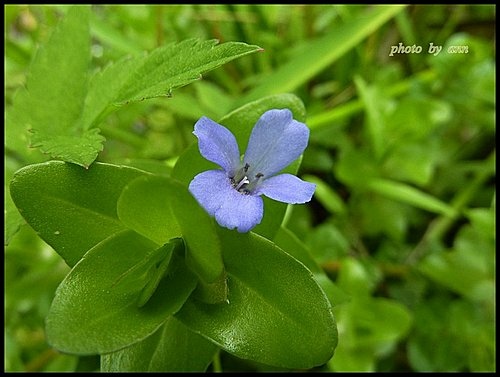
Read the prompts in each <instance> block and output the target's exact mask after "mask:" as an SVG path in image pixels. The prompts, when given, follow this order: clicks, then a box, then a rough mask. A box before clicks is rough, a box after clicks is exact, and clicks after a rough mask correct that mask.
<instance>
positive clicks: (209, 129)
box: [193, 117, 240, 175]
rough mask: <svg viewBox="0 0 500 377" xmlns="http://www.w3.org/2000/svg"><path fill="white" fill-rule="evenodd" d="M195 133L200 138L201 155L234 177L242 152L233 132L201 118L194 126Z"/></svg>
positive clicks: (205, 118)
mask: <svg viewBox="0 0 500 377" xmlns="http://www.w3.org/2000/svg"><path fill="white" fill-rule="evenodd" d="M193 133H194V134H195V135H196V137H197V138H198V148H199V149H200V153H201V155H202V156H203V157H205V158H206V159H207V160H209V161H212V162H215V163H216V164H218V165H219V166H220V167H221V168H223V169H224V170H225V171H226V172H227V173H228V174H230V175H234V173H235V172H236V169H238V167H239V165H240V151H239V149H238V143H237V142H236V138H235V137H234V135H233V134H232V133H231V131H229V130H228V129H227V128H226V127H224V126H221V125H220V124H218V123H216V122H214V121H213V120H211V119H209V118H207V117H201V118H200V119H199V120H198V121H197V122H196V124H195V125H194V132H193Z"/></svg>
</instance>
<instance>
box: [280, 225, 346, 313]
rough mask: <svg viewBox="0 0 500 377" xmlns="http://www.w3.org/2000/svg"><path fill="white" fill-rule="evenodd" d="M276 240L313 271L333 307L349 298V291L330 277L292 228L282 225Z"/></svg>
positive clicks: (281, 246) (282, 247)
mask: <svg viewBox="0 0 500 377" xmlns="http://www.w3.org/2000/svg"><path fill="white" fill-rule="evenodd" d="M274 242H275V243H276V245H277V246H278V247H280V248H281V249H283V250H284V251H286V252H287V253H288V254H290V255H291V256H292V257H294V258H295V259H297V260H298V261H300V262H302V263H303V264H304V265H305V266H306V267H307V268H308V269H309V270H310V271H311V272H312V273H313V275H314V279H315V280H316V281H317V282H318V284H319V285H320V287H321V288H322V289H323V291H324V292H325V294H326V297H328V300H329V301H330V303H331V304H332V306H333V307H334V306H337V305H339V304H341V303H343V302H346V301H347V300H348V298H349V296H348V295H347V293H345V292H344V291H343V290H342V289H340V288H339V287H338V286H337V285H336V284H335V283H334V282H333V281H332V280H331V279H330V278H329V277H328V275H327V274H326V273H325V272H324V271H323V269H322V268H321V267H320V266H319V264H318V263H317V262H316V261H315V260H314V259H313V257H312V255H311V253H310V251H309V249H308V248H307V247H306V245H304V244H303V243H302V242H301V241H300V240H299V239H298V238H297V236H296V235H295V234H293V233H292V232H291V231H290V230H288V229H286V228H284V227H281V228H280V230H279V231H278V233H277V234H276V237H275V238H274Z"/></svg>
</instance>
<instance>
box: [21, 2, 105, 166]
mask: <svg viewBox="0 0 500 377" xmlns="http://www.w3.org/2000/svg"><path fill="white" fill-rule="evenodd" d="M89 14H90V7H88V6H85V7H72V8H71V9H70V10H69V11H68V13H67V15H66V17H65V18H64V19H63V20H62V21H61V23H60V24H59V25H58V27H57V28H56V29H55V31H54V33H53V34H52V37H51V39H50V40H49V41H48V42H47V43H46V44H45V45H44V46H43V47H41V48H40V50H39V51H38V53H37V55H36V57H35V60H34V61H33V63H32V65H31V70H30V74H29V76H28V79H27V84H26V86H27V92H28V93H29V94H28V100H27V101H20V104H19V106H23V105H24V106H25V108H24V111H26V112H28V114H29V118H28V119H27V121H28V122H29V125H30V127H31V129H32V132H33V137H32V146H34V147H40V148H41V151H42V152H44V153H48V154H49V155H50V156H51V157H53V158H59V157H61V158H63V159H65V160H67V161H71V162H74V163H77V164H79V165H82V166H88V165H90V163H91V162H92V161H93V160H94V159H95V158H96V157H97V154H98V153H99V151H100V150H102V143H103V141H104V138H103V137H102V136H100V135H98V134H97V133H96V132H92V133H86V132H85V130H84V129H82V128H81V127H80V123H79V118H80V115H81V113H82V108H83V103H84V100H85V96H86V94H87V86H88V68H89V63H90V33H89V25H88V23H89ZM80 138H81V140H80ZM75 141H77V143H75Z"/></svg>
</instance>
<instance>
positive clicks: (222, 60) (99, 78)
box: [83, 39, 261, 127]
mask: <svg viewBox="0 0 500 377" xmlns="http://www.w3.org/2000/svg"><path fill="white" fill-rule="evenodd" d="M217 43H218V41H217V40H208V41H200V40H197V39H187V40H185V41H182V42H179V43H171V44H168V45H166V46H163V47H160V48H157V49H155V50H153V51H152V52H151V53H149V54H143V55H140V56H136V57H132V58H126V59H122V60H121V61H119V62H117V63H115V64H112V65H110V66H108V67H106V69H105V70H104V71H102V72H101V73H98V74H97V75H96V76H95V77H94V78H93V79H92V82H91V87H90V90H89V96H88V98H87V103H86V105H87V106H86V108H85V113H84V115H83V119H84V121H83V124H85V125H86V126H87V127H90V126H92V125H95V123H96V122H97V121H99V120H100V119H102V117H103V116H105V115H106V114H107V113H108V112H110V111H113V110H114V109H116V107H117V106H119V105H123V104H124V103H129V102H135V101H142V100H144V99H147V98H154V97H165V96H169V95H170V92H171V91H172V90H173V89H176V88H179V87H181V86H185V85H187V84H189V83H191V82H193V81H196V80H198V79H200V78H201V75H202V74H203V73H205V72H208V71H210V70H212V69H215V68H217V67H220V66H221V65H223V64H226V63H228V62H230V61H231V60H234V59H236V58H239V57H242V56H245V55H248V54H251V53H254V52H256V51H260V50H261V48H260V47H259V46H253V45H248V44H245V43H241V42H226V43H223V44H220V45H218V44H217Z"/></svg>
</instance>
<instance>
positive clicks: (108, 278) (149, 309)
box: [46, 230, 196, 354]
mask: <svg viewBox="0 0 500 377" xmlns="http://www.w3.org/2000/svg"><path fill="white" fill-rule="evenodd" d="M156 248H157V245H156V244H155V243H153V242H151V241H150V240H148V239H146V238H144V237H142V236H140V235H138V234H137V233H135V232H132V231H130V230H126V231H123V232H120V233H118V234H116V235H113V236H111V237H109V238H108V239H106V240H104V241H103V242H101V243H100V244H98V245H97V246H96V247H94V248H92V249H91V250H89V252H88V253H87V254H85V257H84V258H82V259H81V260H80V262H78V263H77V264H76V266H75V267H74V268H73V269H72V270H71V272H70V273H69V274H68V275H67V276H66V278H65V279H64V280H63V282H62V283H61V284H60V286H59V287H58V289H57V291H56V295H55V298H54V300H53V302H52V306H51V308H50V311H49V314H48V317H47V321H46V331H47V338H48V341H49V343H50V344H51V345H52V346H53V347H55V348H57V349H58V350H61V351H63V352H69V353H75V354H97V353H107V352H113V351H117V350H119V349H122V348H124V347H127V346H129V345H131V344H133V343H136V342H138V341H141V340H143V339H144V338H146V337H147V336H149V335H150V334H152V333H153V332H154V331H155V330H157V329H158V328H159V327H160V326H161V325H162V324H163V323H164V322H165V320H166V319H167V318H168V317H169V316H170V315H172V314H173V313H175V312H176V311H177V310H179V308H180V307H181V306H182V304H183V303H184V301H185V300H186V299H187V297H188V296H189V295H190V294H191V292H192V291H193V289H194V288H195V285H196V277H195V276H194V275H193V274H192V273H191V272H190V271H189V269H188V268H187V267H186V265H185V263H184V260H183V257H182V253H174V254H173V255H172V260H171V261H170V266H169V268H168V272H167V274H166V275H165V277H164V278H163V279H162V280H161V281H160V282H159V284H158V286H157V287H156V291H155V292H154V294H153V295H152V296H151V297H150V298H149V300H148V301H147V303H146V304H145V305H143V306H141V307H139V306H138V300H139V298H140V297H141V294H142V290H143V288H144V287H145V285H146V284H147V283H148V281H149V280H148V278H149V277H150V268H151V267H152V265H153V267H154V265H155V264H156V263H157V262H158V261H157V256H158V253H156V250H155V249H156ZM170 250H171V249H170ZM149 261H151V263H148V262H149Z"/></svg>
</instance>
